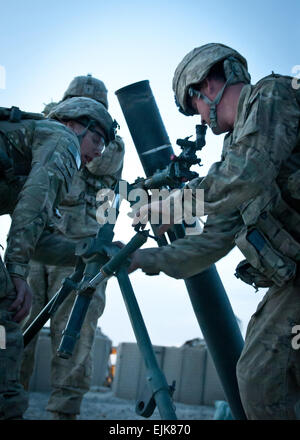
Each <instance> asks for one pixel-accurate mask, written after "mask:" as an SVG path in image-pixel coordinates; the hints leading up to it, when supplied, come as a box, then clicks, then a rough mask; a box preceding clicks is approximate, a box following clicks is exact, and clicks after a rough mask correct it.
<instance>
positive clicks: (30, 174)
mask: <svg viewBox="0 0 300 440" xmlns="http://www.w3.org/2000/svg"><path fill="white" fill-rule="evenodd" d="M65 107H66V106H65V104H62V105H61V108H60V115H61V118H60V121H61V122H58V121H53V120H49V121H46V120H43V119H32V118H31V115H30V114H27V115H26V114H24V113H22V112H20V111H19V110H18V109H17V108H13V109H0V114H1V116H0V119H1V120H0V163H1V175H0V192H1V208H0V212H1V214H11V227H10V231H9V235H8V240H7V249H6V253H5V263H6V267H5V266H4V264H3V263H2V260H1V259H0V282H1V289H0V325H1V326H2V328H4V329H5V332H6V348H5V349H2V348H1V349H0V378H1V379H0V419H12V418H21V417H22V414H23V412H24V411H25V409H26V407H27V396H26V393H25V392H24V389H23V387H22V386H21V384H20V377H19V375H20V363H21V358H22V352H23V339H22V334H21V328H20V324H19V323H20V322H21V320H22V319H24V317H25V316H26V315H27V314H28V312H29V310H30V305H31V296H32V294H31V289H30V288H29V286H28V284H27V282H26V277H27V274H28V263H29V260H30V258H31V257H32V255H33V253H34V251H35V247H36V244H37V241H38V240H39V237H40V236H41V235H42V233H43V229H44V228H45V225H46V223H47V221H48V219H49V218H51V217H52V216H53V210H54V209H55V208H56V206H57V205H58V203H59V202H60V201H61V200H63V199H64V198H65V196H66V194H67V193H68V191H69V189H70V187H71V183H72V179H73V177H74V175H75V173H76V172H77V171H78V169H79V167H80V166H81V163H83V164H85V163H87V161H88V160H92V159H93V158H94V157H96V156H98V155H99V154H100V153H101V149H102V148H103V144H104V143H108V142H109V141H110V140H111V137H112V136H111V127H112V125H113V121H112V119H111V118H110V116H109V114H108V113H107V111H106V109H105V107H104V106H103V105H101V104H99V103H97V102H96V101H92V100H90V99H88V98H84V99H83V98H82V99H81V100H80V99H79V98H73V99H72V100H70V101H69V104H68V106H67V107H69V108H68V109H66V110H68V111H67V112H64V108H65Z"/></svg>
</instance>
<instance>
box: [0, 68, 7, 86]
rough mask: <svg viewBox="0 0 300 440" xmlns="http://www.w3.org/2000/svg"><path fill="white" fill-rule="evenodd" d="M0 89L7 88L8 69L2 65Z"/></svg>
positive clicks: (0, 69)
mask: <svg viewBox="0 0 300 440" xmlns="http://www.w3.org/2000/svg"><path fill="white" fill-rule="evenodd" d="M0 89H6V70H5V67H4V66H1V65H0Z"/></svg>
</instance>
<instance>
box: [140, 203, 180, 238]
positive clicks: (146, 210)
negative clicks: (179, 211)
mask: <svg viewBox="0 0 300 440" xmlns="http://www.w3.org/2000/svg"><path fill="white" fill-rule="evenodd" d="M161 218H162V221H163V224H161V225H160V226H159V228H158V230H157V233H158V234H159V235H161V234H164V233H165V232H166V231H167V230H168V229H169V228H170V227H171V226H172V224H173V221H174V219H173V215H172V213H171V212H170V201H169V198H167V199H165V200H157V201H154V202H152V203H149V204H148V205H143V206H142V207H141V208H140V209H139V210H138V211H137V212H136V213H135V216H134V218H133V222H132V226H136V225H137V224H138V223H140V224H141V225H146V224H147V222H148V221H151V223H152V224H153V225H155V224H159V222H160V219H161Z"/></svg>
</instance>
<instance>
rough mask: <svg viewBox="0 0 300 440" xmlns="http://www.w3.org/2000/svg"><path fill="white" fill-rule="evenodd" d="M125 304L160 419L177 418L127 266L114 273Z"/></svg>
mask: <svg viewBox="0 0 300 440" xmlns="http://www.w3.org/2000/svg"><path fill="white" fill-rule="evenodd" d="M116 276H117V279H118V282H119V286H120V290H121V292H122V296H123V299H124V302H125V306H126V309H127V312H128V315H129V318H130V321H131V325H132V328H133V331H134V334H135V337H136V341H137V344H138V347H139V349H140V352H141V354H142V357H143V359H144V362H145V366H146V372H147V380H148V383H149V386H150V387H151V389H152V393H153V398H154V399H155V403H156V405H157V407H158V410H159V413H160V415H161V418H162V420H177V417H176V413H175V410H174V405H173V402H172V398H171V391H170V388H169V386H168V383H167V381H166V378H165V376H164V374H163V372H162V371H161V369H160V368H159V366H158V363H157V359H156V357H155V354H154V351H153V347H152V344H151V340H150V337H149V335H148V331H147V328H146V325H145V323H144V319H143V316H142V314H141V311H140V308H139V305H138V303H137V300H136V298H135V294H134V291H133V288H132V285H131V282H130V280H129V276H128V272H127V267H126V266H122V267H121V268H120V269H119V270H118V271H117V273H116Z"/></svg>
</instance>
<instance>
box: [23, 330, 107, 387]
mask: <svg viewBox="0 0 300 440" xmlns="http://www.w3.org/2000/svg"><path fill="white" fill-rule="evenodd" d="M111 347H112V342H111V340H110V339H109V338H108V337H107V336H105V335H104V334H103V333H102V332H101V329H100V328H99V327H98V328H97V330H96V335H95V340H94V344H93V348H92V356H93V374H92V382H91V386H101V385H103V382H104V381H105V379H106V377H107V375H108V361H109V356H110V352H111ZM51 357H52V350H51V339H50V329H49V327H44V328H43V329H42V330H41V332H40V335H39V339H38V342H37V347H36V353H35V366H34V370H33V374H32V376H31V380H30V386H29V390H30V391H40V392H43V391H50V389H51V382H50V374H51Z"/></svg>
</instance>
